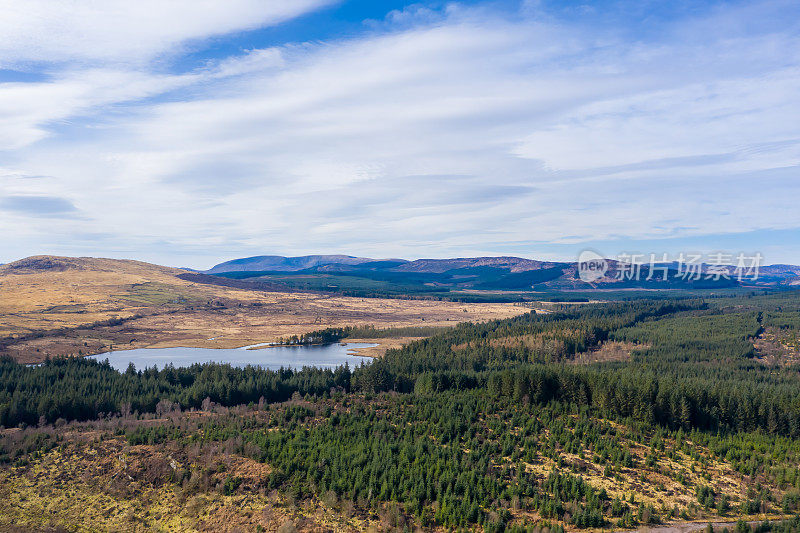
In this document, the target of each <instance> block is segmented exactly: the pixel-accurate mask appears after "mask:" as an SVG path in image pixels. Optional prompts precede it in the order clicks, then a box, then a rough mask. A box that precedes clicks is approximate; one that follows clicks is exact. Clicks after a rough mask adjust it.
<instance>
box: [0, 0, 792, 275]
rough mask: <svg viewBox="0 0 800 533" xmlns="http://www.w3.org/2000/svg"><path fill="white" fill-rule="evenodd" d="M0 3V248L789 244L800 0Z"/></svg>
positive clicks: (416, 253) (750, 248)
mask: <svg viewBox="0 0 800 533" xmlns="http://www.w3.org/2000/svg"><path fill="white" fill-rule="evenodd" d="M198 5H199V4H198V3H197V2H194V1H190V0H174V1H171V2H162V1H156V0H139V1H137V2H130V1H122V0H108V1H106V2H103V3H88V2H73V1H60V0H31V1H27V2H18V1H12V0H8V1H4V0H0V225H2V227H3V241H2V243H3V247H2V248H0V250H1V251H0V261H11V260H14V259H17V258H20V257H24V256H28V255H34V254H42V253H47V254H58V255H92V256H106V257H120V258H123V257H124V258H135V259H141V260H147V261H153V262H158V263H162V264H170V265H176V266H192V267H198V268H203V267H209V266H211V265H212V264H215V263H217V262H220V261H223V260H226V259H231V258H235V257H242V256H250V255H261V254H283V255H300V254H308V253H348V254H353V255H365V256H372V257H407V258H416V257H451V256H471V255H520V256H526V257H536V258H546V259H563V260H567V259H573V258H574V257H576V256H577V254H578V253H579V252H580V250H582V249H584V248H587V247H589V248H593V249H597V250H599V251H601V252H603V253H604V254H606V255H608V256H614V255H616V254H618V253H621V252H641V253H657V254H661V253H664V252H668V253H673V254H677V253H679V252H681V251H704V252H712V251H717V250H725V251H730V252H740V251H743V252H748V253H749V252H757V251H758V252H761V253H762V254H763V255H764V257H765V261H766V262H767V263H800V215H799V214H798V209H797V203H798V199H800V104H798V102H800V5H798V4H797V2H794V1H758V2H689V1H685V2H646V1H637V2H623V1H598V2H589V3H582V2H556V1H547V0H542V1H533V0H528V1H524V0H520V1H512V0H499V1H495V2H484V1H477V0H470V1H463V2H418V3H408V2H400V1H394V0H387V1H384V2H375V1H366V0H352V1H335V0H271V1H262V0H228V1H225V2H215V1H209V2H205V3H203V4H202V8H199V7H198Z"/></svg>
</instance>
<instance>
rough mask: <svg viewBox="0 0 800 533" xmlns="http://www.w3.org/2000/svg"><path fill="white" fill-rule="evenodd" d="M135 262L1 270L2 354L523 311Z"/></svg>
mask: <svg viewBox="0 0 800 533" xmlns="http://www.w3.org/2000/svg"><path fill="white" fill-rule="evenodd" d="M187 275H190V274H189V273H187V272H186V271H183V270H180V269H174V268H168V267H162V266H159V265H152V264H148V263H142V262H138V261H125V260H116V259H98V258H88V257H81V258H69V257H52V256H39V257H32V258H27V259H23V260H21V261H17V262H14V263H10V264H7V265H3V266H0V354H6V355H10V356H12V357H14V358H16V359H18V360H20V361H25V362H39V361H42V360H44V358H45V357H46V356H59V355H86V354H93V353H101V352H105V351H108V350H109V349H110V348H112V347H113V348H114V349H125V348H143V347H154V346H157V347H165V346H196V347H209V348H232V347H237V346H242V345H246V344H251V343H256V342H266V341H276V340H278V339H279V338H282V337H288V336H291V335H301V334H303V333H306V332H308V331H311V330H315V329H319V328H320V327H326V326H329V327H334V326H345V325H352V324H360V325H367V324H374V325H376V326H379V327H391V326H414V325H449V324H453V323H456V322H459V321H462V320H486V319H491V318H499V317H509V316H514V315H516V314H520V313H521V312H523V311H524V310H523V309H521V308H518V307H514V306H509V305H502V304H488V305H469V304H454V303H448V302H436V301H412V300H400V299H395V300H386V299H375V300H368V301H367V300H364V299H361V298H347V297H334V298H332V297H331V296H330V295H328V294H318V293H307V292H297V291H294V290H292V289H291V288H288V287H287V288H284V290H280V291H278V290H274V289H271V290H265V289H264V288H263V287H260V288H255V287H245V288H236V287H225V286H221V285H212V284H207V283H198V282H195V281H190V280H187V279H182V278H183V277H186V276H187Z"/></svg>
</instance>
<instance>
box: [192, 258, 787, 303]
mask: <svg viewBox="0 0 800 533" xmlns="http://www.w3.org/2000/svg"><path fill="white" fill-rule="evenodd" d="M606 262H607V265H608V270H607V271H606V273H605V275H604V276H602V277H600V278H599V279H597V280H594V281H592V282H591V283H587V282H585V281H583V280H582V279H581V278H580V276H579V271H578V264H577V263H575V262H554V261H539V260H535V259H526V258H521V257H461V258H453V259H417V260H413V261H412V260H405V259H372V258H367V257H354V256H349V255H308V256H302V257H283V256H276V255H270V256H256V257H247V258H242V259H234V260H232V261H226V262H224V263H220V264H218V265H216V266H214V267H213V268H211V269H209V270H207V271H205V272H204V273H205V274H211V275H214V276H219V277H225V278H230V279H235V280H242V281H251V282H269V283H278V284H281V285H286V286H289V287H293V288H304V289H321V290H338V291H343V292H349V293H354V294H363V293H369V292H370V291H372V292H388V293H393V292H395V293H400V292H406V293H408V292H411V293H417V292H441V291H446V292H452V291H576V290H577V291H581V290H589V291H594V290H598V289H608V290H613V289H625V290H628V289H722V288H737V287H739V288H745V287H752V288H776V287H787V288H788V287H792V286H798V287H800V266H796V265H769V266H761V267H760V269H759V277H758V279H757V280H752V279H744V280H742V281H739V280H738V279H736V275H735V272H734V267H728V268H727V269H726V270H725V275H722V276H715V275H713V272H714V268H715V267H714V266H713V265H708V264H702V265H699V272H700V274H701V276H700V279H694V277H696V276H690V277H687V276H681V275H680V272H679V266H680V265H678V264H677V263H664V264H660V265H656V268H655V269H654V271H653V275H652V276H650V272H649V266H647V265H644V266H642V267H641V268H640V270H639V275H638V279H637V277H636V276H626V275H624V274H625V271H626V266H625V265H624V264H621V263H619V262H618V261H616V260H611V259H608V260H606ZM716 268H717V269H718V267H716ZM665 270H666V272H667V279H666V280H664V279H663V277H664V271H665ZM648 277H649V278H651V279H647V278H648Z"/></svg>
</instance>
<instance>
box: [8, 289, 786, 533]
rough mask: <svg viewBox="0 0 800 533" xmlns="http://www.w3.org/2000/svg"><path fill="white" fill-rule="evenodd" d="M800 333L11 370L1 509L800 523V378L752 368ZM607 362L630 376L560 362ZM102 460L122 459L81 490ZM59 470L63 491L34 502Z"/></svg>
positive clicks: (523, 327) (705, 316)
mask: <svg viewBox="0 0 800 533" xmlns="http://www.w3.org/2000/svg"><path fill="white" fill-rule="evenodd" d="M798 316H800V296H799V295H798V294H797V293H783V294H777V295H771V296H756V297H738V298H726V299H717V300H708V301H703V300H672V301H637V302H624V303H616V304H601V305H585V306H561V307H558V308H555V309H554V310H553V312H552V313H549V314H535V313H529V314H526V315H522V316H519V317H516V318H511V319H505V320H497V321H491V322H487V323H483V324H461V325H459V326H457V327H454V328H451V329H449V330H447V331H444V332H442V333H438V334H435V335H433V336H432V337H430V338H427V339H424V340H420V341H417V342H413V343H411V344H408V345H406V346H404V347H403V348H401V349H397V350H389V351H388V352H387V353H386V355H385V356H384V357H383V358H381V359H378V360H376V361H374V362H373V363H372V364H370V365H366V366H361V367H358V368H348V367H342V368H339V369H337V370H314V369H305V370H302V371H290V370H282V371H266V370H260V369H256V368H246V369H234V368H231V367H229V366H227V365H195V366H192V367H190V368H172V367H167V368H165V369H163V370H161V371H156V370H146V371H136V370H134V369H130V370H129V371H127V372H124V373H122V374H120V373H118V372H115V371H114V370H113V369H111V368H110V367H108V366H106V365H104V364H101V363H97V362H94V361H87V360H61V361H49V362H47V363H46V364H44V365H42V366H40V367H35V368H31V367H22V366H20V365H17V364H16V363H14V362H13V361H5V362H4V363H3V368H2V372H0V376H2V380H1V381H2V383H0V391H3V392H2V393H0V420H1V421H2V424H4V425H5V426H6V427H12V426H16V427H17V429H7V430H5V432H4V433H3V435H4V438H3V452H2V455H0V459H2V460H3V461H5V462H6V467H5V469H4V471H3V475H4V476H5V479H6V480H7V482H8V483H11V485H10V486H13V487H15V488H13V489H11V490H10V491H8V492H7V494H8V498H6V503H4V504H1V505H5V506H6V507H7V508H8V509H14V511H13V512H14V514H13V516H15V517H17V518H15V520H18V521H22V522H25V523H31V524H37V525H38V526H43V525H52V524H63V523H65V521H66V520H79V521H80V520H81V519H80V518H76V517H75V515H74V514H73V515H70V514H69V513H66V514H64V515H59V514H58V513H55V514H52V513H51V514H49V515H47V514H42V512H41V508H42V506H43V505H44V503H43V502H42V500H41V498H42V497H45V496H42V495H43V494H44V495H46V497H47V498H59V497H64V495H65V494H75V495H76V497H77V496H79V497H80V498H84V499H93V501H98V502H100V503H98V505H99V507H100V508H101V509H102V512H100V515H102V518H101V517H98V516H95V518H94V519H95V520H101V521H103V522H104V523H123V524H128V523H134V522H132V521H135V520H141V519H142V518H141V517H142V516H145V517H147V518H146V519H145V523H146V524H147V527H157V526H158V527H170V526H169V524H177V523H176V522H174V520H178V518H176V517H185V519H184V518H181V520H182V521H181V522H180V524H179V525H175V526H174V527H176V528H178V529H186V530H230V531H232V530H234V529H235V527H242V528H247V527H250V528H252V529H257V528H259V527H260V528H263V529H266V530H275V529H276V528H277V527H278V524H280V527H284V528H286V529H284V530H285V531H290V530H293V529H292V528H299V529H301V530H309V531H326V530H330V529H333V530H340V531H361V530H364V529H366V528H369V527H373V528H376V529H379V530H385V531H404V530H413V529H415V528H417V529H418V528H422V529H424V530H447V531H452V530H459V529H471V530H479V531H492V532H494V531H541V530H543V529H544V528H547V529H548V530H549V531H560V530H562V529H565V530H578V529H599V528H606V529H611V528H614V529H621V528H627V529H633V528H638V527H642V526H657V525H659V524H669V523H677V522H686V521H703V522H705V521H714V522H731V523H733V522H736V521H737V520H741V519H746V520H750V521H752V520H758V521H761V520H764V519H766V518H769V519H772V520H777V519H785V518H787V517H792V516H793V515H795V514H796V513H797V512H798V511H799V510H800V468H799V467H800V404H798V401H799V400H798V398H800V372H799V371H798V367H797V366H796V365H795V364H794V363H793V362H792V360H791V355H790V352H789V350H790V348H789V347H787V348H786V349H787V352H786V353H785V354H784V355H782V356H777V355H776V356H775V357H774V358H773V359H771V360H768V361H767V360H764V359H763V358H762V357H761V355H762V354H761V353H760V352H759V349H758V348H757V345H758V343H759V341H760V340H762V339H763V335H764V332H765V331H766V328H768V327H769V328H773V329H774V330H775V331H780V332H781V334H783V335H784V337H783V338H787V339H789V338H794V336H796V334H797V329H796V328H797V324H798V321H797V317H798ZM354 331H359V329H358V328H352V329H347V328H344V329H342V328H339V329H334V330H328V331H325V330H323V331H321V332H318V333H317V335H330V336H333V337H334V338H342V337H345V336H347V335H349V334H351V333H352V332H354ZM515 339H521V340H520V341H519V342H516V341H515ZM608 343H616V344H615V345H617V346H620V345H622V346H625V347H626V349H627V350H628V354H627V358H626V360H624V361H611V362H600V363H591V364H576V363H578V362H585V361H588V360H590V358H587V357H585V356H586V354H591V353H594V352H597V351H598V350H602V349H603V347H604V346H605V345H607V344H608ZM109 414H110V416H109ZM148 450H149V451H148ZM145 451H146V453H147V454H148V455H151V456H152V457H156V458H161V459H157V460H155V463H152V462H148V461H147V460H145V459H144V457H143V454H144V453H145ZM108 453H112V454H114V455H115V456H121V457H125V458H126V459H125V460H124V461H122V462H119V461H118V462H112V463H109V464H107V465H106V466H105V467H104V468H103V469H101V470H100V471H93V470H92V468H93V467H92V465H93V464H94V461H95V460H94V459H91V457H95V456H96V455H95V454H108ZM87 458H88V459H87ZM159 461H160V462H159ZM65 462H68V463H69V464H70V465H72V466H70V467H69V468H70V471H71V472H74V473H73V474H71V476H72V477H69V476H67V477H66V478H65V479H66V481H65V482H64V484H63V485H60V486H61V488H58V489H50V488H47V487H50V486H51V484H52V482H53V479H55V477H58V476H61V475H62V474H61V472H62V471H63V469H64V468H66V466H59V465H64V463H65ZM173 463H174V464H173ZM81 478H89V479H92V480H96V481H94V482H93V483H91V484H90V485H88V486H85V485H81V484H80V483H79V482H78V481H77V480H78V479H81ZM22 479H27V480H29V481H25V482H24V483H20V480H22ZM112 479H114V480H116V481H114V483H111V484H110V483H109V482H107V481H109V480H112ZM70 480H74V481H70ZM132 487H133V488H132ZM134 489H135V490H134ZM7 490H8V489H7ZM125 491H127V492H125ZM131 491H133V492H131ZM155 493H158V494H159V496H158V498H156V497H154V496H153V495H154V494H155ZM37 494H39V496H38V497H36V495H37ZM122 494H125V496H124V498H126V500H125V501H132V502H134V505H136V506H137V509H138V511H136V512H131V511H126V510H125V509H126V506H127V504H126V505H122V504H121V503H118V502H120V498H123V496H122ZM164 494H169V495H170V496H169V497H166V496H164ZM235 502H239V503H238V504H237V503H235ZM189 505H191V506H192V507H191V508H192V509H193V510H194V511H196V512H194V513H188V512H187V508H188V507H187V506H189ZM9 506H10V507H9ZM223 510H224V511H223ZM5 512H7V513H10V512H11V510H7V511H5ZM126 512H127V513H128V514H125V513H126ZM0 514H2V513H0ZM190 515H192V516H194V518H190V517H189V516H190ZM8 516H12V515H8ZM134 516H135V517H136V518H133V517H134ZM42 517H45V518H42ZM125 520H129V522H125ZM171 520H172V521H173V522H170V521H171ZM112 521H117V522H112ZM120 521H121V522H120ZM81 523H86V522H85V519H83V522H81ZM798 524H800V523H798V522H791V521H790V522H787V523H784V524H782V525H777V524H774V523H770V524H769V525H768V526H763V527H762V530H767V529H775V530H781V531H783V530H787V531H788V530H793V531H796V530H797V528H798ZM143 527H144V526H143ZM731 528H733V526H731ZM765 528H766V529H765ZM745 529H747V530H749V526H747V525H746V524H745V523H744V522H742V523H740V524H739V525H738V526H737V531H744V530H745Z"/></svg>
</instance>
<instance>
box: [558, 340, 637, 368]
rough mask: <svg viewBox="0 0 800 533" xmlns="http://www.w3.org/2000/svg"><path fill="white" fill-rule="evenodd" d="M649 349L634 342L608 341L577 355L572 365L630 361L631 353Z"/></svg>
mask: <svg viewBox="0 0 800 533" xmlns="http://www.w3.org/2000/svg"><path fill="white" fill-rule="evenodd" d="M649 347H650V346H649V345H647V344H636V343H634V342H620V341H607V342H604V343H602V344H601V345H600V346H598V347H597V348H595V349H593V350H590V351H588V352H583V353H579V354H577V355H576V356H575V358H574V359H573V360H572V361H571V363H573V364H576V365H588V364H591V363H605V362H610V361H630V359H631V353H632V352H633V351H634V350H645V349H647V348H649Z"/></svg>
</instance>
